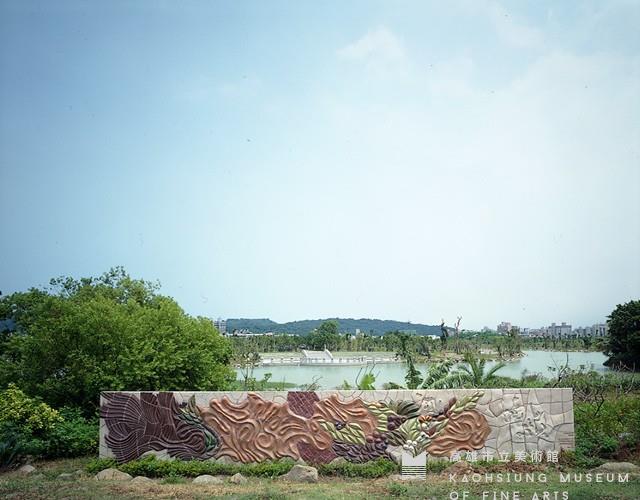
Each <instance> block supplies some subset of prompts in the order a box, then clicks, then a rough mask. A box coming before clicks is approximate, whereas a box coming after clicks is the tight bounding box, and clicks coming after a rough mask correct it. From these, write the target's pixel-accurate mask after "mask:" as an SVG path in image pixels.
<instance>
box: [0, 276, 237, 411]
mask: <svg viewBox="0 0 640 500" xmlns="http://www.w3.org/2000/svg"><path fill="white" fill-rule="evenodd" d="M158 289H159V285H158V284H157V283H156V284H154V283H149V282H146V281H142V280H135V279H132V278H130V277H129V275H128V274H127V273H126V272H125V271H124V269H122V268H115V269H112V270H110V271H109V272H107V273H105V274H103V275H102V276H100V277H98V278H83V279H80V280H74V279H72V278H59V279H56V280H52V281H51V287H49V288H47V289H43V290H40V289H31V290H29V291H28V292H24V293H22V292H20V293H14V294H12V295H9V296H6V297H2V298H1V299H0V321H1V320H10V321H11V322H12V323H13V324H15V331H10V332H5V333H3V334H2V335H1V336H0V343H1V344H0V387H6V386H7V385H8V384H9V383H11V382H14V383H16V384H18V385H19V387H20V388H21V389H22V390H24V391H25V392H26V393H27V394H29V395H31V396H38V397H41V398H42V399H43V400H44V401H45V402H47V403H48V404H50V405H52V406H54V407H62V406H76V407H81V408H82V409H83V410H84V411H85V413H88V414H89V413H92V412H94V411H95V409H96V407H97V405H98V396H99V393H100V391H105V390H114V391H117V390H130V391H136V390H145V391H148V390H217V389H224V388H226V387H227V384H228V383H229V382H230V381H231V380H233V379H234V374H233V370H232V369H231V367H230V365H229V362H230V358H231V349H230V346H229V343H228V342H227V341H226V340H225V339H224V338H223V337H221V336H220V334H219V333H218V331H217V330H216V329H215V327H214V326H213V323H212V322H211V321H210V320H208V319H206V318H201V317H196V318H194V317H191V316H189V315H187V314H185V312H184V311H183V310H182V309H181V308H180V306H179V305H178V304H177V303H176V302H175V301H174V300H173V299H171V298H169V297H165V296H162V295H160V294H159V293H158Z"/></svg>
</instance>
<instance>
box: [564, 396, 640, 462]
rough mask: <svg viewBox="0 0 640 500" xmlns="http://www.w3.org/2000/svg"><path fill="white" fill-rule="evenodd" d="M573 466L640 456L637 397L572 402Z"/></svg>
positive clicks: (638, 399) (639, 412)
mask: <svg viewBox="0 0 640 500" xmlns="http://www.w3.org/2000/svg"><path fill="white" fill-rule="evenodd" d="M574 414H575V432H576V450H575V465H577V466H580V467H593V466H597V465H599V464H601V463H602V462H603V461H604V460H606V459H610V460H611V459H613V460H623V461H628V460H638V458H640V426H639V425H638V423H639V422H640V397H638V396H637V395H626V396H620V397H616V398H605V399H603V400H601V401H593V402H584V403H577V404H576V405H575V411H574Z"/></svg>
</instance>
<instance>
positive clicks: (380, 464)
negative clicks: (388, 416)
mask: <svg viewBox="0 0 640 500" xmlns="http://www.w3.org/2000/svg"><path fill="white" fill-rule="evenodd" d="M294 465H295V463H294V462H293V461H292V460H281V461H277V462H261V463H257V464H221V463H217V462H202V461H198V460H159V459H157V458H156V457H154V456H149V457H145V458H141V459H138V460H132V461H131V462H127V463H124V464H117V463H116V461H115V460H113V459H96V460H92V461H91V462H89V464H88V465H87V471H88V472H89V473H91V474H96V473H98V472H100V471H101V470H104V469H107V468H110V467H112V468H117V469H118V470H121V471H123V472H126V473H128V474H131V475H132V476H146V477H175V476H184V477H195V476H199V475H202V474H210V475H233V474H236V473H238V472H239V473H241V474H243V475H245V476H253V477H276V476H281V475H283V474H286V473H287V472H289V471H290V470H291V468H292V467H293V466H294ZM398 470H399V468H398V466H397V465H396V464H395V463H394V462H392V461H391V460H386V459H378V460H375V461H372V462H368V463H365V464H352V463H348V462H347V463H342V464H325V465H320V466H318V473H319V474H320V475H324V476H341V477H364V478H377V477H383V476H387V475H389V474H392V473H394V472H397V471H398Z"/></svg>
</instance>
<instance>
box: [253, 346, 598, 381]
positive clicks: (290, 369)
mask: <svg viewBox="0 0 640 500" xmlns="http://www.w3.org/2000/svg"><path fill="white" fill-rule="evenodd" d="M524 353H525V356H524V357H523V358H520V359H518V360H517V361H509V362H507V366H505V367H504V368H503V369H502V370H500V371H499V372H498V373H499V374H500V375H502V376H505V377H514V378H519V377H520V376H521V375H522V372H523V371H524V370H527V372H528V373H540V374H541V375H543V376H547V377H548V376H550V375H551V374H552V373H551V372H550V371H549V367H555V366H562V365H564V363H565V362H566V360H567V355H568V356H569V366H570V367H571V368H579V367H580V366H585V367H586V368H588V369H594V370H596V371H599V372H604V371H606V370H607V368H606V367H605V366H603V365H602V363H604V361H605V360H606V359H607V357H606V356H605V355H604V354H602V353H601V352H569V353H566V352H562V351H524ZM494 364H495V363H492V362H488V363H487V365H488V366H492V365H494ZM416 366H417V367H418V369H419V370H420V371H421V372H422V373H423V374H424V373H425V372H426V370H427V365H426V364H420V365H416ZM361 368H362V367H361V366H335V365H334V366H265V367H259V368H256V369H255V370H254V376H255V377H256V378H257V379H258V380H259V379H261V378H262V377H263V375H264V374H265V373H271V374H272V376H271V380H272V381H274V382H282V381H284V382H293V383H295V384H299V385H301V384H309V383H311V382H312V381H313V379H314V378H316V377H317V378H318V379H319V380H318V383H319V384H320V386H321V388H323V389H333V388H335V387H337V386H339V385H341V384H342V382H343V381H345V380H346V381H347V382H349V383H350V384H351V385H354V384H355V380H356V376H357V375H358V371H359V370H360V369H361ZM363 371H364V370H363ZM374 373H375V374H376V386H377V387H381V386H382V384H383V383H385V382H395V383H397V384H402V385H404V384H405V380H404V376H405V373H406V371H405V366H404V364H401V363H392V364H391V363H390V364H380V365H376V367H375V368H374Z"/></svg>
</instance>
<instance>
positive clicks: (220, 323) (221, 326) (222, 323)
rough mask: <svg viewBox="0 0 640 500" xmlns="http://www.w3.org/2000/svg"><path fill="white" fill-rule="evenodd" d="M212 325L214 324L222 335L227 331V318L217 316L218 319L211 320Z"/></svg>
mask: <svg viewBox="0 0 640 500" xmlns="http://www.w3.org/2000/svg"><path fill="white" fill-rule="evenodd" d="M213 326H215V327H216V328H217V329H218V331H219V332H220V333H221V334H222V335H224V334H226V333H227V320H226V319H222V318H218V319H215V320H213Z"/></svg>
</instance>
